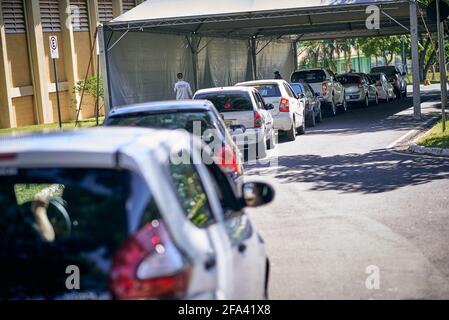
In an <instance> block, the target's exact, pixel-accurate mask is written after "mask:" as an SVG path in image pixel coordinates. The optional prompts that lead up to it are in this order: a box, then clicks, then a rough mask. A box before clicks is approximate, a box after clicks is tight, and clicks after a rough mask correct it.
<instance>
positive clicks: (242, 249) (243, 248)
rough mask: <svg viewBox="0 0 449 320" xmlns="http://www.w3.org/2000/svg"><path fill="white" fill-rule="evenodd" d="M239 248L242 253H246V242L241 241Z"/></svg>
mask: <svg viewBox="0 0 449 320" xmlns="http://www.w3.org/2000/svg"><path fill="white" fill-rule="evenodd" d="M238 250H239V252H240V253H244V252H245V251H246V244H244V243H240V244H239V245H238Z"/></svg>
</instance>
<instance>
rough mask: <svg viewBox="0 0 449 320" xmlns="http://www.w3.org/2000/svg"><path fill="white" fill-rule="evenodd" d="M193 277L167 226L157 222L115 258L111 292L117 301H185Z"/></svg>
mask: <svg viewBox="0 0 449 320" xmlns="http://www.w3.org/2000/svg"><path fill="white" fill-rule="evenodd" d="M190 275H191V269H190V268H189V267H187V264H186V261H185V259H184V258H183V256H182V255H181V253H180V252H179V251H178V249H176V247H175V245H174V244H173V242H172V241H171V240H170V238H169V235H168V232H167V231H166V228H165V226H164V223H163V222H162V221H159V220H153V221H152V222H151V223H148V224H146V225H144V226H143V227H142V228H141V229H140V230H139V231H137V232H136V233H135V234H134V235H132V236H131V237H130V238H128V239H127V240H126V241H125V243H124V244H123V245H122V246H121V247H120V248H119V249H118V251H117V252H116V254H115V255H114V257H113V259H112V267H111V274H110V290H111V293H112V294H113V296H114V297H115V298H117V299H150V298H162V297H181V296H182V295H184V294H185V293H186V291H187V287H188V283H189V280H190Z"/></svg>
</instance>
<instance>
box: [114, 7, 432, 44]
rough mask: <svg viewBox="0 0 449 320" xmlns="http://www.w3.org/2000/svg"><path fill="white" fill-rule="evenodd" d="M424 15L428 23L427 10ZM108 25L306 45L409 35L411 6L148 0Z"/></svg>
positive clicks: (118, 28) (124, 28)
mask: <svg viewBox="0 0 449 320" xmlns="http://www.w3.org/2000/svg"><path fill="white" fill-rule="evenodd" d="M369 5H377V6H378V7H379V8H380V9H381V12H382V13H381V28H380V29H378V30H368V29H367V28H366V25H365V22H366V19H367V17H368V16H369V13H367V12H366V9H367V7H368V6H369ZM422 8H424V7H422ZM422 14H423V17H424V18H426V13H425V10H422ZM427 22H428V24H429V28H433V26H431V23H430V22H429V21H427ZM420 23H422V19H420ZM106 25H107V26H108V27H109V28H111V29H113V30H128V29H131V30H133V29H134V30H136V31H137V30H140V31H151V32H169V33H178V34H187V33H191V32H195V33H197V34H202V35H206V36H207V35H209V36H227V37H241V38H247V37H251V36H266V37H273V36H285V35H298V34H299V35H302V37H301V39H302V40H306V39H321V38H338V37H356V36H372V35H391V34H405V33H409V32H408V31H407V29H406V28H408V26H409V0H275V1H273V0H226V1H210V0H208V1H204V0H147V1H145V2H144V3H142V4H140V5H139V6H137V7H136V8H134V9H132V10H130V11H128V12H126V13H125V14H123V15H121V16H119V17H117V18H116V19H114V20H112V21H111V22H110V23H107V24H106ZM421 31H422V32H424V31H425V28H424V25H422V26H421Z"/></svg>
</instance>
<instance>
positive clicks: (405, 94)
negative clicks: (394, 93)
mask: <svg viewBox="0 0 449 320" xmlns="http://www.w3.org/2000/svg"><path fill="white" fill-rule="evenodd" d="M402 97H403V98H407V89H405V90H404V92H403V93H402Z"/></svg>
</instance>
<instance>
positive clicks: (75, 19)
mask: <svg viewBox="0 0 449 320" xmlns="http://www.w3.org/2000/svg"><path fill="white" fill-rule="evenodd" d="M87 10H88V9H87V2H86V0H70V14H71V16H72V25H73V31H77V32H80V31H89V13H88V11H87Z"/></svg>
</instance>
